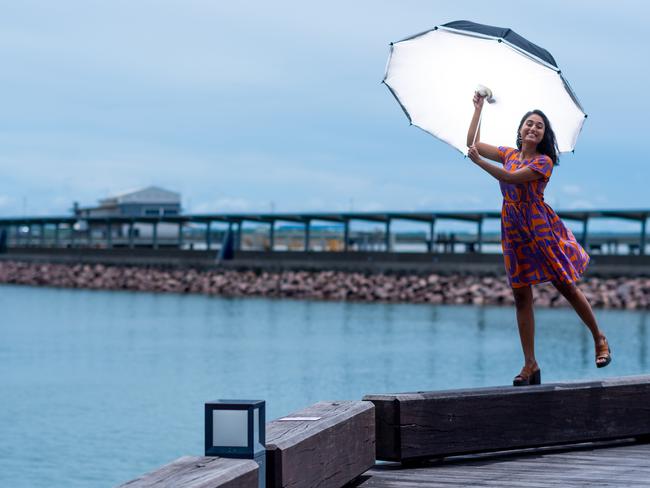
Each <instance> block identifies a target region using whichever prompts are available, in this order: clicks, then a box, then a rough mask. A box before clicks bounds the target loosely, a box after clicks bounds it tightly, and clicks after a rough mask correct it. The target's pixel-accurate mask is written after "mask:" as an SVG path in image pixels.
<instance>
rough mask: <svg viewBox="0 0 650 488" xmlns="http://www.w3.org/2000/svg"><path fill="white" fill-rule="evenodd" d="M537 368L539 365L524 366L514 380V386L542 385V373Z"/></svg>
mask: <svg viewBox="0 0 650 488" xmlns="http://www.w3.org/2000/svg"><path fill="white" fill-rule="evenodd" d="M535 368H537V363H535V365H534V366H524V367H523V368H521V373H519V374H518V375H517V376H515V379H514V380H512V386H528V385H541V384H542V371H541V370H540V369H539V368H537V369H535Z"/></svg>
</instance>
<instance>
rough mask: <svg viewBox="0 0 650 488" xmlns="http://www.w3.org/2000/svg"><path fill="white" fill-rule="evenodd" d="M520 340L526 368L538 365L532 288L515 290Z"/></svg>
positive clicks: (525, 287)
mask: <svg viewBox="0 0 650 488" xmlns="http://www.w3.org/2000/svg"><path fill="white" fill-rule="evenodd" d="M512 293H513V295H514V297H515V308H516V310H517V326H518V327H519V339H520V340H521V348H522V350H523V352H524V361H525V362H526V366H534V365H536V361H535V316H534V314H533V291H532V289H531V288H530V286H524V287H521V288H513V289H512Z"/></svg>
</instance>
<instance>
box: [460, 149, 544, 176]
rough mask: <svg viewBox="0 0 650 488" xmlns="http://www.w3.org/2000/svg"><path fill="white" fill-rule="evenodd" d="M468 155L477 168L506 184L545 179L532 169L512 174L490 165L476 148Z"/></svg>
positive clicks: (519, 170) (522, 169)
mask: <svg viewBox="0 0 650 488" xmlns="http://www.w3.org/2000/svg"><path fill="white" fill-rule="evenodd" d="M467 155H468V156H469V158H470V159H471V160H472V161H473V162H474V163H476V165H477V166H480V167H481V168H483V169H484V170H485V171H487V172H488V173H490V174H491V175H492V176H493V177H494V178H496V179H497V180H499V181H503V182H504V183H526V182H527V181H533V180H539V179H540V178H543V177H544V175H542V174H541V173H538V172H537V171H535V170H532V169H530V168H521V169H518V170H517V171H513V172H512V173H510V172H508V171H506V170H505V169H503V168H500V167H498V166H495V165H493V164H492V163H488V162H487V161H485V160H484V159H481V155H480V154H479V152H478V148H477V147H476V146H471V147H470V148H469V152H468V154H467Z"/></svg>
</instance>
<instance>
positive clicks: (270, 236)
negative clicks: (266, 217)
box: [269, 220, 275, 251]
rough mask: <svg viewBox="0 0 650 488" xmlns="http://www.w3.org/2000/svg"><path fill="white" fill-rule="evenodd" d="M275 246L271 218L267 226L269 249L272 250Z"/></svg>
mask: <svg viewBox="0 0 650 488" xmlns="http://www.w3.org/2000/svg"><path fill="white" fill-rule="evenodd" d="M274 246H275V220H271V225H270V227H269V249H270V250H271V251H273V247H274Z"/></svg>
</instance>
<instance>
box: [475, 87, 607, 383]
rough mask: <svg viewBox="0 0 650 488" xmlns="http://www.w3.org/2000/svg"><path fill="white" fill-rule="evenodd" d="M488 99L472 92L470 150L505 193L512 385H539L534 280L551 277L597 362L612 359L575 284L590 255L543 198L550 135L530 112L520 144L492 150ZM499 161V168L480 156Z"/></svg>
mask: <svg viewBox="0 0 650 488" xmlns="http://www.w3.org/2000/svg"><path fill="white" fill-rule="evenodd" d="M484 99H485V96H482V95H481V94H479V93H478V92H476V93H475V94H474V99H473V102H474V116H473V117H472V121H471V123H470V126H469V130H468V131H467V144H468V146H469V145H471V146H470V148H469V152H468V155H469V157H470V159H471V160H472V161H473V162H474V163H476V164H477V165H478V166H479V167H481V168H482V169H484V170H485V171H486V172H488V173H489V174H490V175H492V176H493V177H494V178H496V179H497V180H499V184H500V186H501V192H502V194H503V206H502V210H501V245H502V248H503V257H504V261H505V267H506V274H507V276H508V283H509V284H510V286H511V287H512V292H513V294H514V298H515V306H516V309H517V323H518V326H519V337H520V339H521V345H522V349H523V353H524V360H525V364H524V367H523V368H522V370H521V372H520V373H519V374H518V375H517V376H516V377H515V379H514V381H513V384H514V385H515V386H521V385H530V384H539V383H541V372H540V368H539V366H538V365H537V361H536V359H535V341H534V339H535V319H534V315H533V294H532V290H531V285H535V284H538V283H544V282H549V281H550V282H551V283H552V284H553V286H555V288H557V290H558V291H559V292H560V293H561V294H562V295H563V296H564V297H565V298H566V299H567V300H568V301H569V303H571V305H572V306H573V308H574V309H575V310H576V312H577V313H578V315H579V316H580V318H581V319H582V320H583V321H584V323H585V325H586V326H587V327H588V328H589V330H590V331H591V334H592V336H593V339H594V343H595V347H596V366H597V367H599V368H601V367H603V366H607V364H609V362H610V361H611V355H610V348H609V345H608V343H607V339H606V338H605V336H604V334H603V333H602V332H601V330H600V329H599V327H598V324H597V322H596V318H595V317H594V314H593V312H592V310H591V306H590V305H589V302H588V301H587V299H586V298H585V296H584V294H583V293H582V291H580V289H579V288H577V287H576V285H575V282H576V281H578V280H579V279H580V277H581V276H582V274H583V273H584V271H585V269H586V268H587V264H588V263H589V255H588V254H587V253H586V251H585V250H584V249H583V248H582V246H580V244H578V242H577V241H576V239H575V237H574V235H573V233H572V232H571V230H570V229H568V228H567V227H566V226H565V225H564V224H563V223H562V221H561V220H560V218H559V217H558V216H557V214H556V213H555V211H554V210H553V209H552V208H551V207H550V206H549V205H548V204H546V203H545V202H544V188H545V187H546V184H547V183H548V181H549V179H550V177H551V173H552V171H553V167H554V166H555V165H556V164H557V161H558V157H557V153H558V151H557V143H556V140H555V134H554V132H553V129H552V128H551V124H550V122H549V120H548V118H547V117H546V115H545V114H544V113H543V112H542V111H540V110H532V111H529V112H527V113H526V114H525V115H524V116H523V117H522V119H521V122H520V123H519V127H518V129H517V148H511V147H504V146H499V147H495V146H492V145H490V144H486V143H484V142H481V141H480V127H479V124H480V122H479V121H480V119H481V111H482V109H483V102H484ZM481 156H484V157H486V158H488V159H492V160H494V161H498V162H500V163H502V164H503V167H497V166H495V165H492V164H491V163H489V162H488V161H485V160H483V159H482V158H481Z"/></svg>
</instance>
